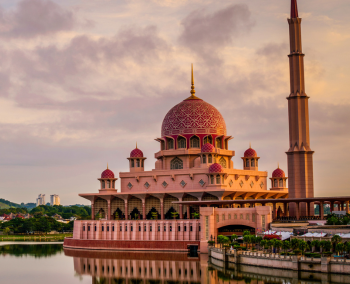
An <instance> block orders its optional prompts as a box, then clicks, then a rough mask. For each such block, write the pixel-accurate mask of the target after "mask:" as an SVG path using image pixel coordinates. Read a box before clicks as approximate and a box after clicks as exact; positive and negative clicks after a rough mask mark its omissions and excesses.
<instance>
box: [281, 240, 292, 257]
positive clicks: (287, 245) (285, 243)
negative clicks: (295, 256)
mask: <svg viewBox="0 0 350 284" xmlns="http://www.w3.org/2000/svg"><path fill="white" fill-rule="evenodd" d="M290 247H291V243H290V241H283V242H282V249H283V250H284V254H286V252H287V250H288V249H290Z"/></svg>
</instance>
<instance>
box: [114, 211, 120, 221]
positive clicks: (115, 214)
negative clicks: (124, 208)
mask: <svg viewBox="0 0 350 284" xmlns="http://www.w3.org/2000/svg"><path fill="white" fill-rule="evenodd" d="M114 220H119V213H118V211H115V213H114Z"/></svg>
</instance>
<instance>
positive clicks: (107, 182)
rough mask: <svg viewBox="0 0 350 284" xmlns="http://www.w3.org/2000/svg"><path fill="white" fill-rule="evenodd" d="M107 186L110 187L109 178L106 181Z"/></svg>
mask: <svg viewBox="0 0 350 284" xmlns="http://www.w3.org/2000/svg"><path fill="white" fill-rule="evenodd" d="M106 185H107V188H111V183H110V181H109V180H107V181H106Z"/></svg>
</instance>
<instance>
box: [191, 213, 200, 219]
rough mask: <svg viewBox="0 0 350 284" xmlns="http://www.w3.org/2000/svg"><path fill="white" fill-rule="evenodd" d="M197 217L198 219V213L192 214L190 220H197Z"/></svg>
mask: <svg viewBox="0 0 350 284" xmlns="http://www.w3.org/2000/svg"><path fill="white" fill-rule="evenodd" d="M199 217H200V215H199V213H198V212H194V213H192V218H193V219H199Z"/></svg>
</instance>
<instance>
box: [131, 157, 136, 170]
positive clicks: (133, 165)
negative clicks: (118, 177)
mask: <svg viewBox="0 0 350 284" xmlns="http://www.w3.org/2000/svg"><path fill="white" fill-rule="evenodd" d="M131 167H132V168H133V167H135V162H134V159H132V160H131Z"/></svg>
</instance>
